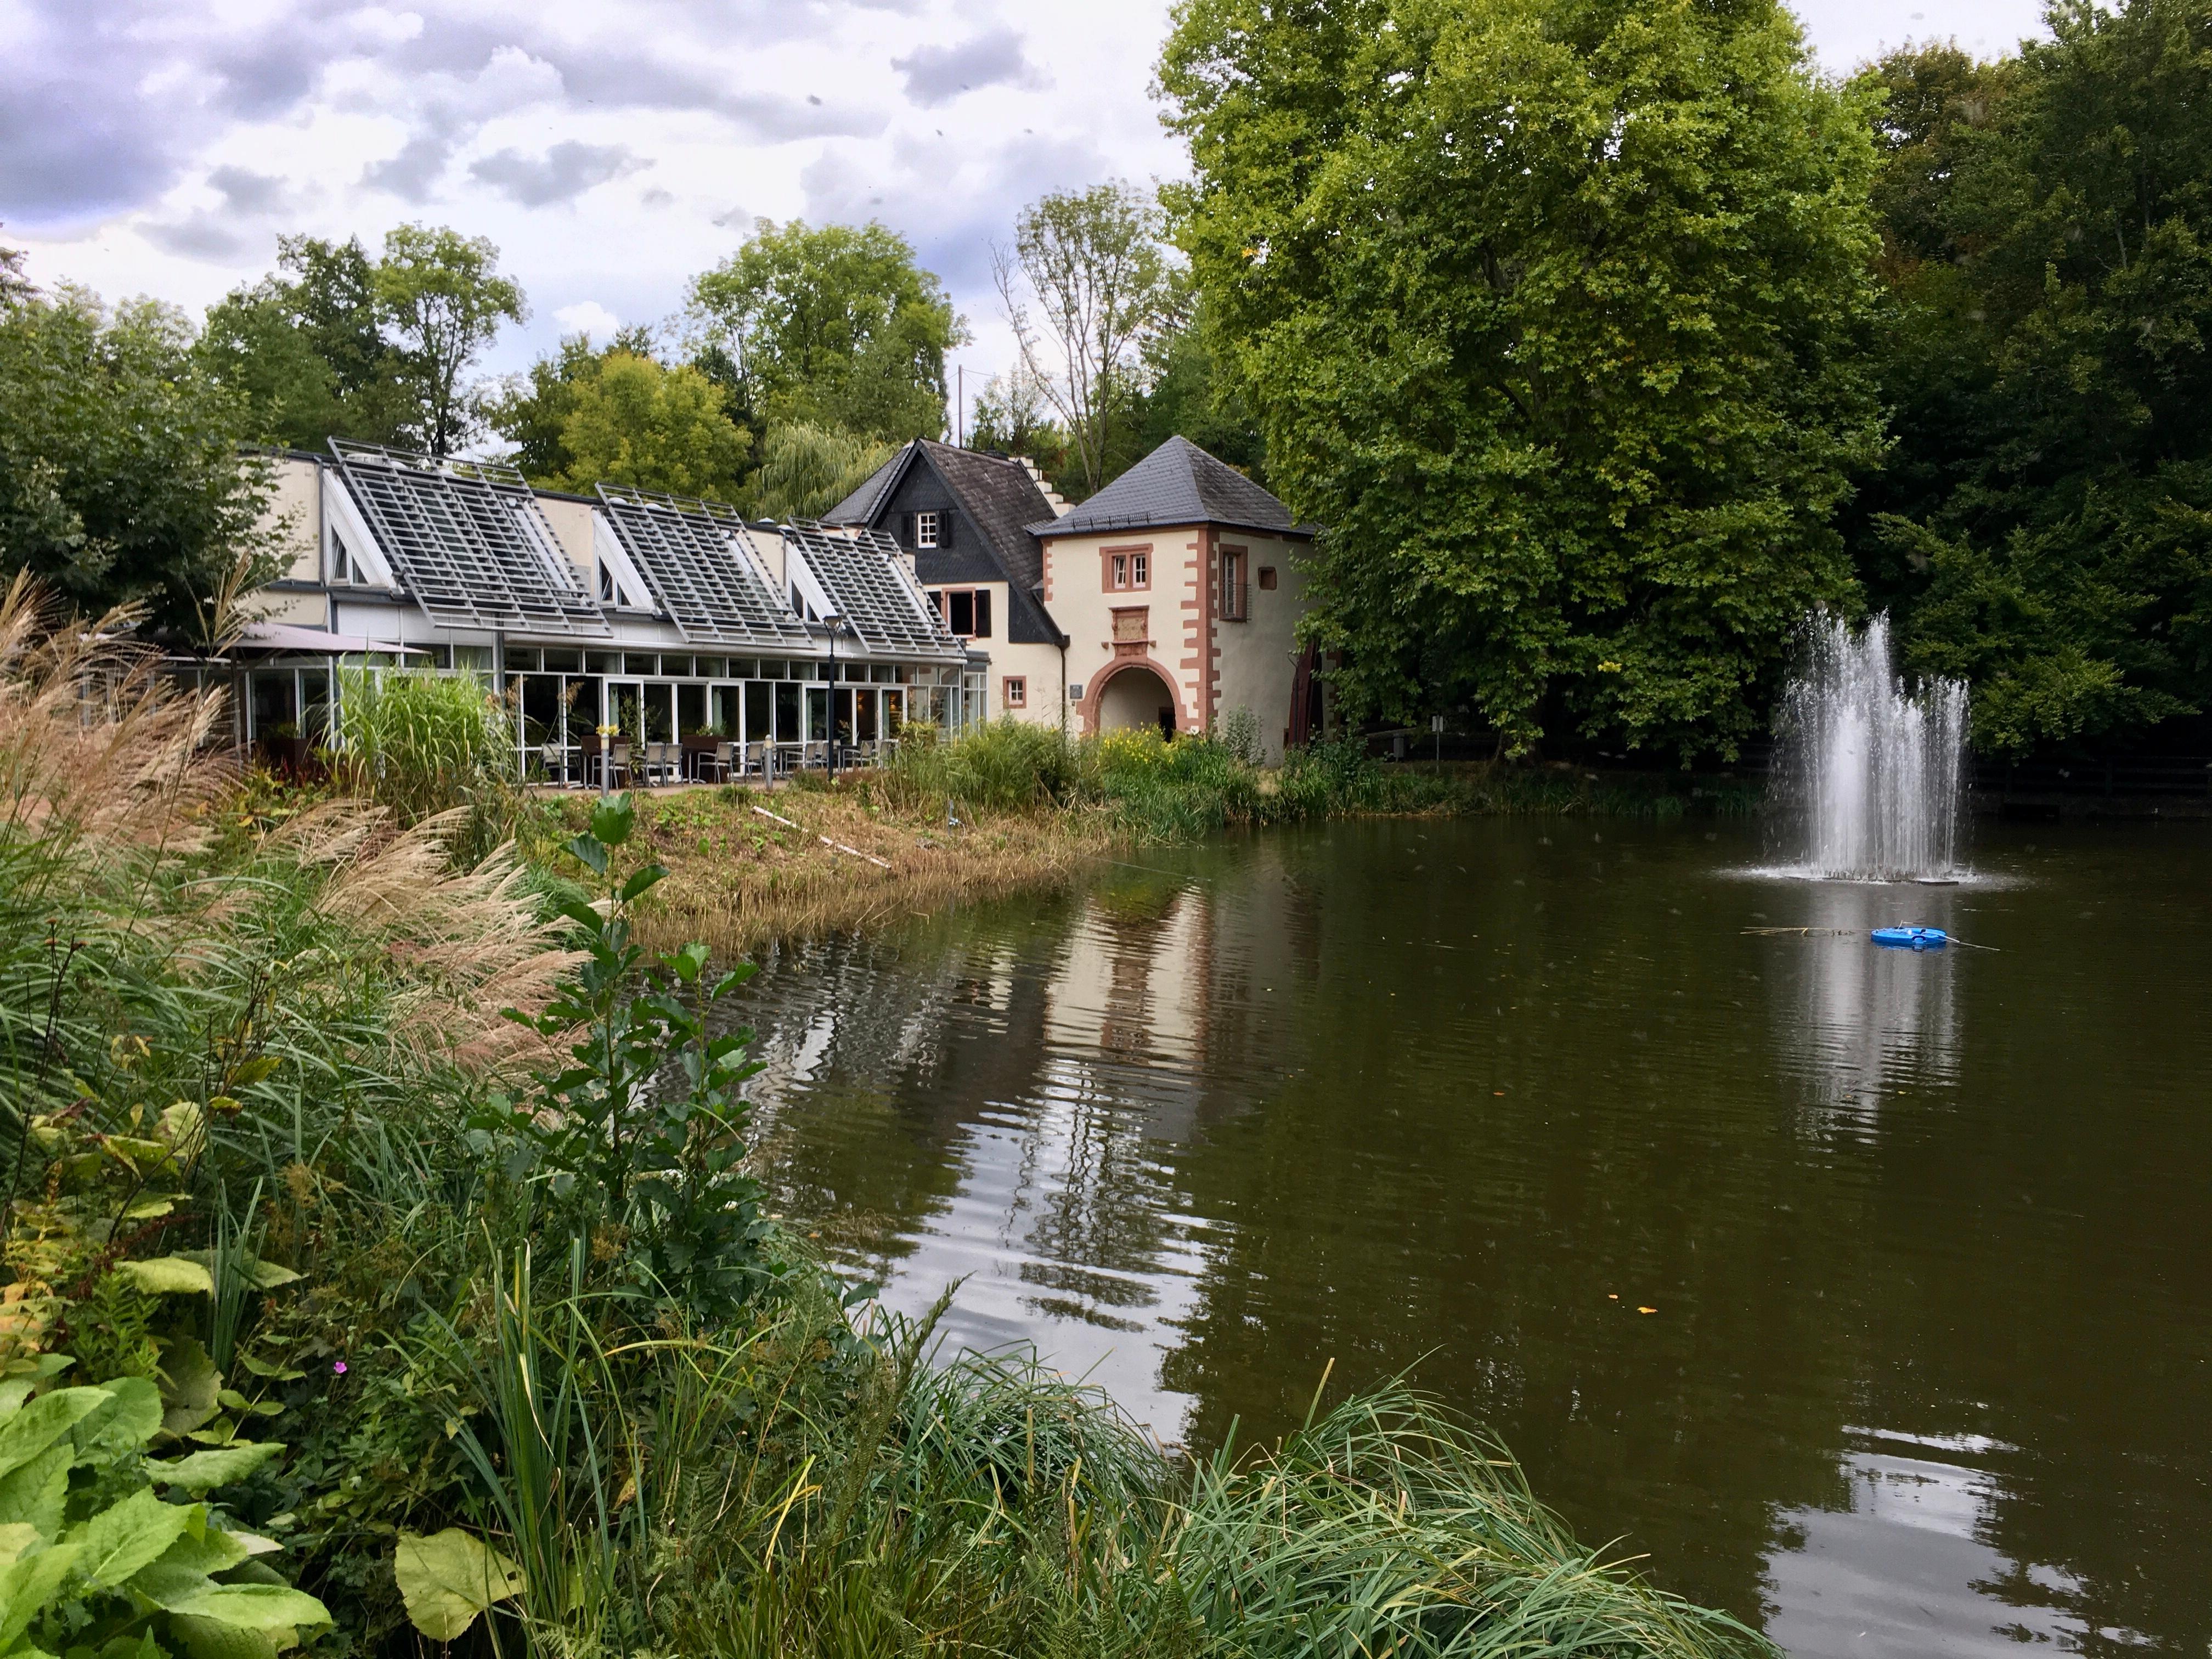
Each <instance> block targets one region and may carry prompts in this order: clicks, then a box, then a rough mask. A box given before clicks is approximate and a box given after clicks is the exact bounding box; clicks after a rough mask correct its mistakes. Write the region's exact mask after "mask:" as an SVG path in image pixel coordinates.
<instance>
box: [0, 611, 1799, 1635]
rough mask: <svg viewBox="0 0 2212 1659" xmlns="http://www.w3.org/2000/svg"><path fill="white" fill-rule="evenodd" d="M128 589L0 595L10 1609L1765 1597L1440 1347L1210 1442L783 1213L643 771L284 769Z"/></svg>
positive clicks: (1593, 1607)
mask: <svg viewBox="0 0 2212 1659" xmlns="http://www.w3.org/2000/svg"><path fill="white" fill-rule="evenodd" d="M115 637H116V634H115V630H114V629H112V627H105V628H102V629H95V630H92V631H85V630H82V629H74V628H72V629H69V630H67V631H65V632H54V631H51V630H49V629H46V628H44V627H42V626H41V624H40V618H39V617H38V615H37V613H36V611H35V608H34V606H33V604H32V603H31V601H30V598H29V596H28V595H27V592H25V591H24V590H23V589H21V587H20V586H19V587H18V589H17V590H16V591H15V592H14V593H13V594H11V595H10V596H9V599H8V601H7V603H6V605H4V606H0V768H4V769H5V773H6V778H5V781H6V785H7V787H6V790H5V793H4V796H0V1068H4V1073H5V1086H4V1090H0V1100H4V1102H5V1108H6V1109H5V1113H4V1117H0V1127H4V1133H5V1134H6V1136H7V1138H8V1141H9V1145H8V1146H6V1147H5V1153H6V1157H7V1159H8V1166H9V1176H8V1178H9V1197H8V1212H7V1224H8V1225H7V1237H6V1246H5V1279H6V1281H7V1282H6V1285H5V1287H4V1291H0V1572H4V1575H5V1576H4V1578H0V1626H4V1627H3V1628H0V1652H4V1653H6V1654H9V1655H23V1656H33V1655H52V1656H65V1659H124V1656H125V1655H126V1654H127V1655H129V1656H131V1659H149V1656H155V1655H161V1654H173V1655H188V1656H191V1659H273V1656H275V1655H276V1654H279V1653H283V1652H288V1651H294V1650H299V1651H307V1652H321V1653H327V1654H331V1655H338V1654H346V1653H369V1652H375V1653H386V1652H390V1653H401V1652H406V1653H413V1652H422V1651H427V1650H429V1649H430V1648H431V1647H433V1646H434V1645H435V1646H436V1647H438V1648H439V1649H440V1650H444V1649H445V1648H447V1646H448V1645H450V1646H452V1647H453V1648H457V1649H459V1650H463V1651H468V1652H483V1653H486V1654H498V1653H505V1654H513V1653H520V1652H534V1653H544V1654H561V1655H596V1654H601V1653H614V1652H623V1653H666V1654H678V1653H680V1654H684V1655H701V1654H729V1655H754V1654H758V1655H769V1654H776V1655H808V1654H823V1655H829V1654H833V1653H834V1654H837V1655H871V1654H885V1655H889V1654H894V1653H897V1654H905V1653H912V1652H924V1651H927V1652H943V1653H948V1654H979V1655H980V1654H993V1655H999V1654H1009V1655H1011V1654H1063V1653H1075V1652H1082V1653H1086V1654H1088V1653H1122V1652H1127V1653H1141V1654H1162V1655H1192V1656H1196V1655H1205V1654H1217V1653H1218V1654H1225V1655H1228V1654H1235V1655H1248V1654H1249V1655H1263V1654H1278V1653H1279V1654H1285V1655H1288V1654H1293V1653H1295V1654H1310V1653H1331V1654H1343V1655H1354V1654H1379V1653H1383V1652H1386V1651H1388V1652H1392V1653H1400V1654H1427V1653H1444V1652H1452V1653H1469V1654H1473V1653H1484V1652H1505V1651H1513V1652H1522V1651H1529V1652H1533V1651H1547V1652H1566V1651H1574V1652H1578V1653H1593V1654H1615V1655H1721V1654H1754V1653H1765V1652H1768V1651H1770V1650H1768V1649H1767V1648H1766V1646H1765V1644H1764V1643H1763V1642H1762V1641H1761V1640H1760V1638H1757V1637H1756V1636H1754V1635H1753V1634H1752V1633H1751V1632H1747V1631H1746V1630H1745V1629H1743V1628H1741V1626H1737V1625H1735V1624H1734V1623H1733V1622H1731V1621H1729V1620H1727V1619H1725V1618H1723V1617H1721V1616H1719V1615H1717V1614H1714V1613H1706V1612H1704V1611H1701V1610H1699V1609H1698V1608H1696V1607H1691V1606H1688V1605H1686V1604H1684V1603H1682V1602H1680V1601H1677V1600H1675V1599H1674V1598H1671V1597H1669V1596H1667V1595H1662V1594H1661V1593H1659V1592H1658V1591H1656V1590H1655V1589H1652V1588H1650V1586H1649V1585H1647V1584H1646V1583H1644V1582H1642V1581H1641V1580H1640V1579H1639V1578H1638V1577H1636V1576H1635V1575H1633V1574H1632V1572H1631V1571H1628V1570H1627V1569H1626V1568H1625V1567H1623V1566H1621V1565H1616V1564H1612V1563H1609V1562H1607V1561H1606V1560H1604V1559H1601V1558H1600V1557H1599V1555H1598V1554H1597V1553H1595V1552H1593V1551H1591V1550H1589V1549H1588V1548H1586V1547H1583V1546H1582V1545H1580V1544H1578V1543H1577V1542H1576V1541H1575V1540H1574V1539H1573V1538H1572V1537H1571V1536H1570V1535H1569V1534H1568V1533H1567V1532H1566V1531H1565V1528H1563V1527H1562V1526H1561V1525H1560V1524H1559V1522H1557V1521H1556V1520H1554V1519H1553V1517H1552V1516H1549V1515H1548V1514H1547V1512H1546V1511H1545V1510H1543V1509H1542V1508H1541V1505H1540V1504H1537V1502H1536V1501H1535V1500H1534V1498H1532V1497H1531V1495H1530V1494H1529V1492H1528V1490H1527V1488H1526V1487H1525V1486H1524V1485H1523V1484H1522V1480H1521V1478H1520V1475H1519V1474H1518V1472H1517V1470H1516V1468H1515V1466H1514V1465H1513V1463H1512V1462H1511V1460H1510V1457H1509V1456H1508V1455H1506V1454H1505V1452H1504V1449H1502V1448H1500V1447H1498V1446H1497V1445H1495V1444H1494V1443H1492V1442H1490V1441H1489V1440H1488V1439H1486V1437H1484V1436H1483V1435H1482V1434H1481V1433H1480V1432H1479V1431H1477V1430H1475V1429H1474V1428H1473V1427H1471V1426H1469V1425H1466V1424H1463V1423H1461V1422H1459V1421H1457V1420H1455V1419H1453V1418H1452V1417H1451V1416H1450V1415H1449V1413H1445V1412H1443V1411H1442V1410H1440V1409H1439V1408H1438V1407H1437V1406H1436V1405H1435V1404H1434V1403H1433V1402H1431V1401H1425V1400H1424V1399H1422V1398H1421V1397H1420V1396H1419V1395H1416V1394H1414V1393H1413V1392H1411V1391H1408V1390H1406V1389H1391V1390H1388V1391H1385V1392H1383V1393H1382V1394H1379V1395H1370V1396H1366V1397H1363V1398H1358V1399H1353V1400H1350V1401H1344V1402H1342V1403H1340V1404H1338V1405H1335V1406H1334V1407H1332V1408H1328V1409H1322V1408H1320V1407H1318V1406H1317V1407H1316V1412H1315V1413H1314V1415H1313V1417H1312V1419H1311V1420H1310V1422H1309V1423H1308V1424H1307V1425H1306V1426H1305V1427H1304V1429H1303V1430H1302V1431H1300V1432H1299V1433H1297V1434H1295V1435H1292V1436H1291V1437H1287V1438H1286V1439H1285V1440H1283V1441H1281V1442H1280V1443H1276V1444H1273V1445H1270V1446H1267V1447H1252V1448H1246V1447H1238V1446H1231V1447H1226V1448H1223V1449H1219V1450H1218V1451H1215V1452H1214V1453H1212V1455H1209V1456H1206V1457H1205V1458H1203V1459H1200V1460H1197V1461H1191V1460H1188V1459H1179V1458H1176V1457H1172V1456H1170V1455H1168V1454H1167V1453H1166V1452H1164V1450H1163V1449H1161V1448H1160V1447H1159V1446H1158V1445H1157V1444H1155V1443H1153V1442H1152V1441H1151V1440H1150V1439H1149V1438H1148V1437H1146V1436H1145V1435H1144V1434H1143V1433H1142V1432H1141V1431H1139V1429H1137V1428H1136V1427H1135V1426H1134V1425H1133V1424H1131V1423H1130V1422H1129V1421H1128V1420H1127V1419H1126V1418H1125V1417H1123V1416H1122V1415H1121V1413H1119V1412H1118V1411H1117V1410H1116V1409H1115V1407H1114V1405H1113V1403H1112V1402H1111V1401H1109V1400H1107V1399H1105V1398H1104V1397H1103V1396H1102V1395H1099V1394H1098V1393H1097V1391H1095V1390H1093V1389H1086V1388H1083V1387H1080V1386H1078V1385H1075V1384H1072V1383H1068V1382H1067V1381H1066V1380H1065V1379H1063V1378H1062V1377H1060V1376H1058V1375H1057V1374H1055V1373H1054V1372H1051V1371H1049V1370H1045V1369H1043V1368H1042V1367H1041V1366H1039V1365H1038V1364H1035V1363H1034V1362H1033V1361H1032V1360H1031V1359H1030V1358H1027V1357H1024V1356H1020V1355H1000V1356H994V1357H978V1356H973V1355H969V1356H963V1357H958V1358H953V1357H949V1356H948V1355H946V1354H945V1352H942V1351H941V1350H940V1349H939V1347H937V1346H935V1345H934V1342H933V1338H934V1328H935V1324H936V1320H937V1315H936V1314H934V1313H933V1315H932V1316H929V1317H927V1318H924V1319H921V1320H919V1321H908V1320H903V1319H901V1318H898V1317H896V1316H891V1315H890V1314H887V1313H885V1312H884V1311H883V1310H882V1309H881V1307H880V1305H879V1304H877V1303H876V1302H875V1301H874V1300H873V1299H872V1293H871V1291H869V1289H868V1287H865V1286H848V1285H844V1284H842V1283H841V1282H839V1281H838V1280H837V1279H836V1278H835V1277H833V1276H832V1275H831V1274H830V1273H829V1272H828V1271H826V1270H825V1269H824V1268H823V1267H821V1266H820V1265H819V1264H818V1263H817V1262H816V1261H812V1260H811V1259H810V1258H809V1257H808V1255H806V1254H805V1250H804V1249H803V1248H802V1247H801V1246H800V1245H799V1243H796V1242H795V1241H794V1240H793V1238H792V1237H790V1236H789V1235H787V1233H786V1232H784V1231H782V1230H781V1228H780V1227H779V1226H778V1225H776V1223H775V1220H774V1219H773V1218H771V1217H769V1215H767V1214H765V1213H764V1212H763V1208H762V1204H763V1188H762V1187H761V1185H760V1183H759V1181H758V1178H757V1174H756V1172H755V1171H754V1170H753V1169H752V1168H751V1167H750V1164H749V1162H748V1151H749V1149H748V1145H747V1130H748V1121H747V1107H746V1105H745V1103H744V1083H745V1079H746V1078H747V1077H748V1075H749V1074H750V1072H751V1070H752V1069H753V1068H752V1065H751V1062H750V1060H748V1059H747V1046H748V1040H749V1039H748V1036H747V1034H745V1033H744V1032H742V1031H732V1030H726V1024H725V1022H722V1021H720V1020H717V1019H714V1018H712V1017H711V1016H712V1013H713V1010H714V1005H715V1004H716V1003H717V1002H718V1001H720V1000H721V999H722V998H724V997H726V996H728V995H729V994H732V991H733V990H735V989H736V987H738V985H739V984H741V983H742V981H743V978H744V975H745V974H746V973H747V972H749V971H750V970H749V969H746V968H744V967H742V966H739V967H737V968H735V969H728V968H726V967H725V966H723V965H722V964H721V963H719V962H718V961H716V960H715V959H714V957H713V955H712V954H711V953H710V952H709V951H708V950H707V949H706V948H705V947H703V946H700V945H688V946H684V947H680V948H677V949H672V950H659V951H649V950H648V949H647V947H646V946H645V945H643V944H641V942H640V940H639V939H638V938H637V936H636V933H635V917H636V912H637V911H638V909H639V908H640V907H641V906H642V905H644V904H646V903H647V902H649V901H650V899H651V898H652V896H653V891H654V890H655V888H656V887H657V886H658V885H659V884H661V882H662V880H663V872H662V871H661V869H660V868H659V866H657V865H656V864H653V863H652V862H649V861H646V860H643V859H641V857H640V856H639V843H640V841H641V829H640V819H641V814H640V812H639V811H636V810H635V809H633V807H632V805H631V804H630V803H629V801H628V800H626V799H615V800H612V801H608V802H604V803H594V804H592V806H591V808H590V810H589V815H588V818H587V820H586V822H585V823H583V824H582V825H581V826H580V828H579V829H578V830H577V832H576V833H575V834H574V835H573V836H570V838H569V839H568V842H567V844H566V846H565V848H563V849H562V851H561V852H560V853H559V854H557V856H558V857H559V858H560V859H561V860H565V869H566V872H567V873H566V875H565V876H564V877H562V879H561V880H560V881H558V882H548V881H546V880H544V879H534V878H532V875H531V873H530V872H529V870H528V868H527V867H526V866H525V865H524V864H523V863H522V862H521V861H520V860H518V859H517V857H516V856H515V854H513V850H512V849H511V848H496V849H495V850H493V851H492V852H491V853H489V854H487V855H484V856H483V857H480V858H477V857H471V856H470V855H469V854H467V853H466V852H465V842H466V840H467V837H468V836H469V835H470V833H471V808H470V807H468V806H463V807H460V808H458V809H453V810H449V811H436V812H431V813H429V814H428V816H425V817H420V818H418V819H416V821H415V822H413V823H408V822H406V821H405V815H404V814H400V813H397V812H395V811H392V809H390V808H388V807H386V806H380V805H377V804H375V803H374V802H368V801H358V800H351V799H343V800H340V799H332V800H326V801H319V802H313V803H309V804H307V805H295V806H292V807H289V808H286V809H283V811H276V810H273V809H271V808H270V805H269V802H268V800H267V799H266V797H265V793H264V794H262V795H257V794H256V793H255V787H254V786H253V785H252V783H251V782H250V781H247V780H244V779H241V778H240V777H239V776H237V775H235V774H234V772H233V771H232V770H231V769H228V766H227V765H226V764H225V763H223V762H222V760H220V759H210V758H209V756H208V751H207V749H206V746H205V745H206V739H207V738H208V736H209V734H210V732H211V730H212V729H213V727H214V725H215V722H216V716H217V714H218V713H219V712H220V711H219V709H218V708H216V704H215V703H214V702H211V701H204V700H201V699H198V698H197V697H195V696H191V695H189V694H186V693H184V692H181V691H179V690H174V689H173V688H171V687H169V686H167V685H166V684H164V683H163V682H162V681H161V679H160V678H158V676H157V675H156V673H155V667H154V665H153V664H152V662H151V661H150V660H149V659H147V658H145V657H143V656H138V655H134V654H133V653H131V652H129V651H128V650H127V649H125V648H124V647H118V645H116V644H114V643H113V642H112V641H113V640H114V638H115ZM95 688H96V690H97V692H98V695H97V696H94V695H93V694H92V693H93V690H94V689H95ZM948 1294H949V1292H948ZM941 1307H942V1304H940V1311H941ZM1285 1363H1301V1362H1298V1361H1296V1360H1292V1359H1289V1358H1286V1362H1285Z"/></svg>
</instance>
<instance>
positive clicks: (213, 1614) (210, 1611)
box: [175, 1584, 331, 1631]
mask: <svg viewBox="0 0 2212 1659" xmlns="http://www.w3.org/2000/svg"><path fill="white" fill-rule="evenodd" d="M175 1611H177V1612H179V1613H187V1614H190V1615H191V1617H193V1618H196V1619H216V1620H221V1621H222V1623H224V1624H226V1625H234V1626H237V1627H238V1628H239V1629H240V1630H258V1631H287V1630H297V1629H299V1628H300V1627H301V1626H303V1625H327V1624H329V1623H331V1614H330V1609H329V1608H327V1607H325V1606H324V1605H323V1604H322V1603H321V1602H320V1601H317V1600H315V1598H314V1597H313V1596H312V1595H308V1594H307V1592H306V1591H305V1590H295V1589H291V1588H289V1586H287V1585H283V1584H210V1585H209V1586H208V1588H207V1589H204V1590H202V1591H200V1593H199V1594H198V1595H194V1596H191V1597H190V1598H189V1599H188V1600H186V1601H185V1602H183V1603H182V1604H181V1605H180V1606H179V1607H177V1608H176V1609H175Z"/></svg>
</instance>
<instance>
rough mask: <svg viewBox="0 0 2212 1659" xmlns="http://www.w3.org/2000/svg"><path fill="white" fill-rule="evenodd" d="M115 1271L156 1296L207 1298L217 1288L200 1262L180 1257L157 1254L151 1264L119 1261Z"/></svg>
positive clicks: (149, 1262)
mask: <svg viewBox="0 0 2212 1659" xmlns="http://www.w3.org/2000/svg"><path fill="white" fill-rule="evenodd" d="M115 1271H116V1272H117V1273H121V1274H122V1275H123V1276H124V1277H125V1279H129V1280H130V1281H131V1283H132V1284H134V1285H137V1287H138V1288H139V1289H140V1290H142V1291H152V1292H153V1293H154V1294H155V1295H156V1296H172V1295H177V1296H191V1295H193V1294H196V1293H197V1294H201V1295H204V1294H206V1293H207V1292H209V1291H212V1290H214V1289H215V1280H214V1279H211V1278H210V1277H209V1275H208V1270H207V1269H206V1268H205V1267H201V1266H200V1264H199V1263H198V1262H197V1261H187V1260H185V1258H184V1257H183V1256H180V1255H157V1256H155V1257H154V1258H153V1259H152V1260H150V1261H118V1262H117V1263H116V1264H115Z"/></svg>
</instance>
